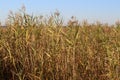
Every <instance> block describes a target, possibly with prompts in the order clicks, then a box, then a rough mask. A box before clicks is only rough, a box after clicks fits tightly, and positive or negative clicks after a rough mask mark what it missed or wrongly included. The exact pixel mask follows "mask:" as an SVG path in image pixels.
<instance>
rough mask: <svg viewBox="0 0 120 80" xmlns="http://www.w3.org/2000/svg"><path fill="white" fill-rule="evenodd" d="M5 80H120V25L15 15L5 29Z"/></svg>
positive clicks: (0, 50) (1, 79)
mask: <svg viewBox="0 0 120 80" xmlns="http://www.w3.org/2000/svg"><path fill="white" fill-rule="evenodd" d="M0 80H120V25H119V23H117V25H115V26H108V25H107V24H100V23H99V22H98V23H94V24H88V23H87V22H86V21H84V22H83V23H81V24H80V23H79V22H78V21H77V20H75V19H74V17H72V19H71V20H70V21H69V23H68V25H66V26H63V20H62V19H61V17H60V14H59V12H56V13H55V14H53V15H51V16H50V17H43V16H37V17H36V16H30V15H28V14H27V13H26V12H25V11H24V10H22V11H21V12H18V13H15V14H14V13H12V12H11V13H10V15H9V17H8V21H7V23H6V27H5V28H2V27H0Z"/></svg>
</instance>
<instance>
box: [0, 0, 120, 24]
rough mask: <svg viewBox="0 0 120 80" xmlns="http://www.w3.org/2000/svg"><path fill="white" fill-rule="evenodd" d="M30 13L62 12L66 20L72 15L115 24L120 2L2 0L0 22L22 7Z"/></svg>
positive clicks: (94, 0)
mask: <svg viewBox="0 0 120 80" xmlns="http://www.w3.org/2000/svg"><path fill="white" fill-rule="evenodd" d="M23 4H24V5H25V6H26V9H27V12H28V13H34V14H36V15H38V14H48V15H49V14H50V13H53V12H55V11H56V9H57V10H59V11H60V13H61V14H62V16H63V17H64V18H65V19H69V18H70V17H71V16H72V15H73V16H76V17H77V19H79V20H80V21H82V20H84V19H87V20H88V21H90V22H95V21H96V20H99V21H101V22H108V23H114V22H115V21H116V20H118V19H120V0H0V20H1V21H4V20H5V18H6V17H7V15H8V13H9V11H10V10H12V11H18V9H20V8H21V6H22V5H23Z"/></svg>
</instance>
